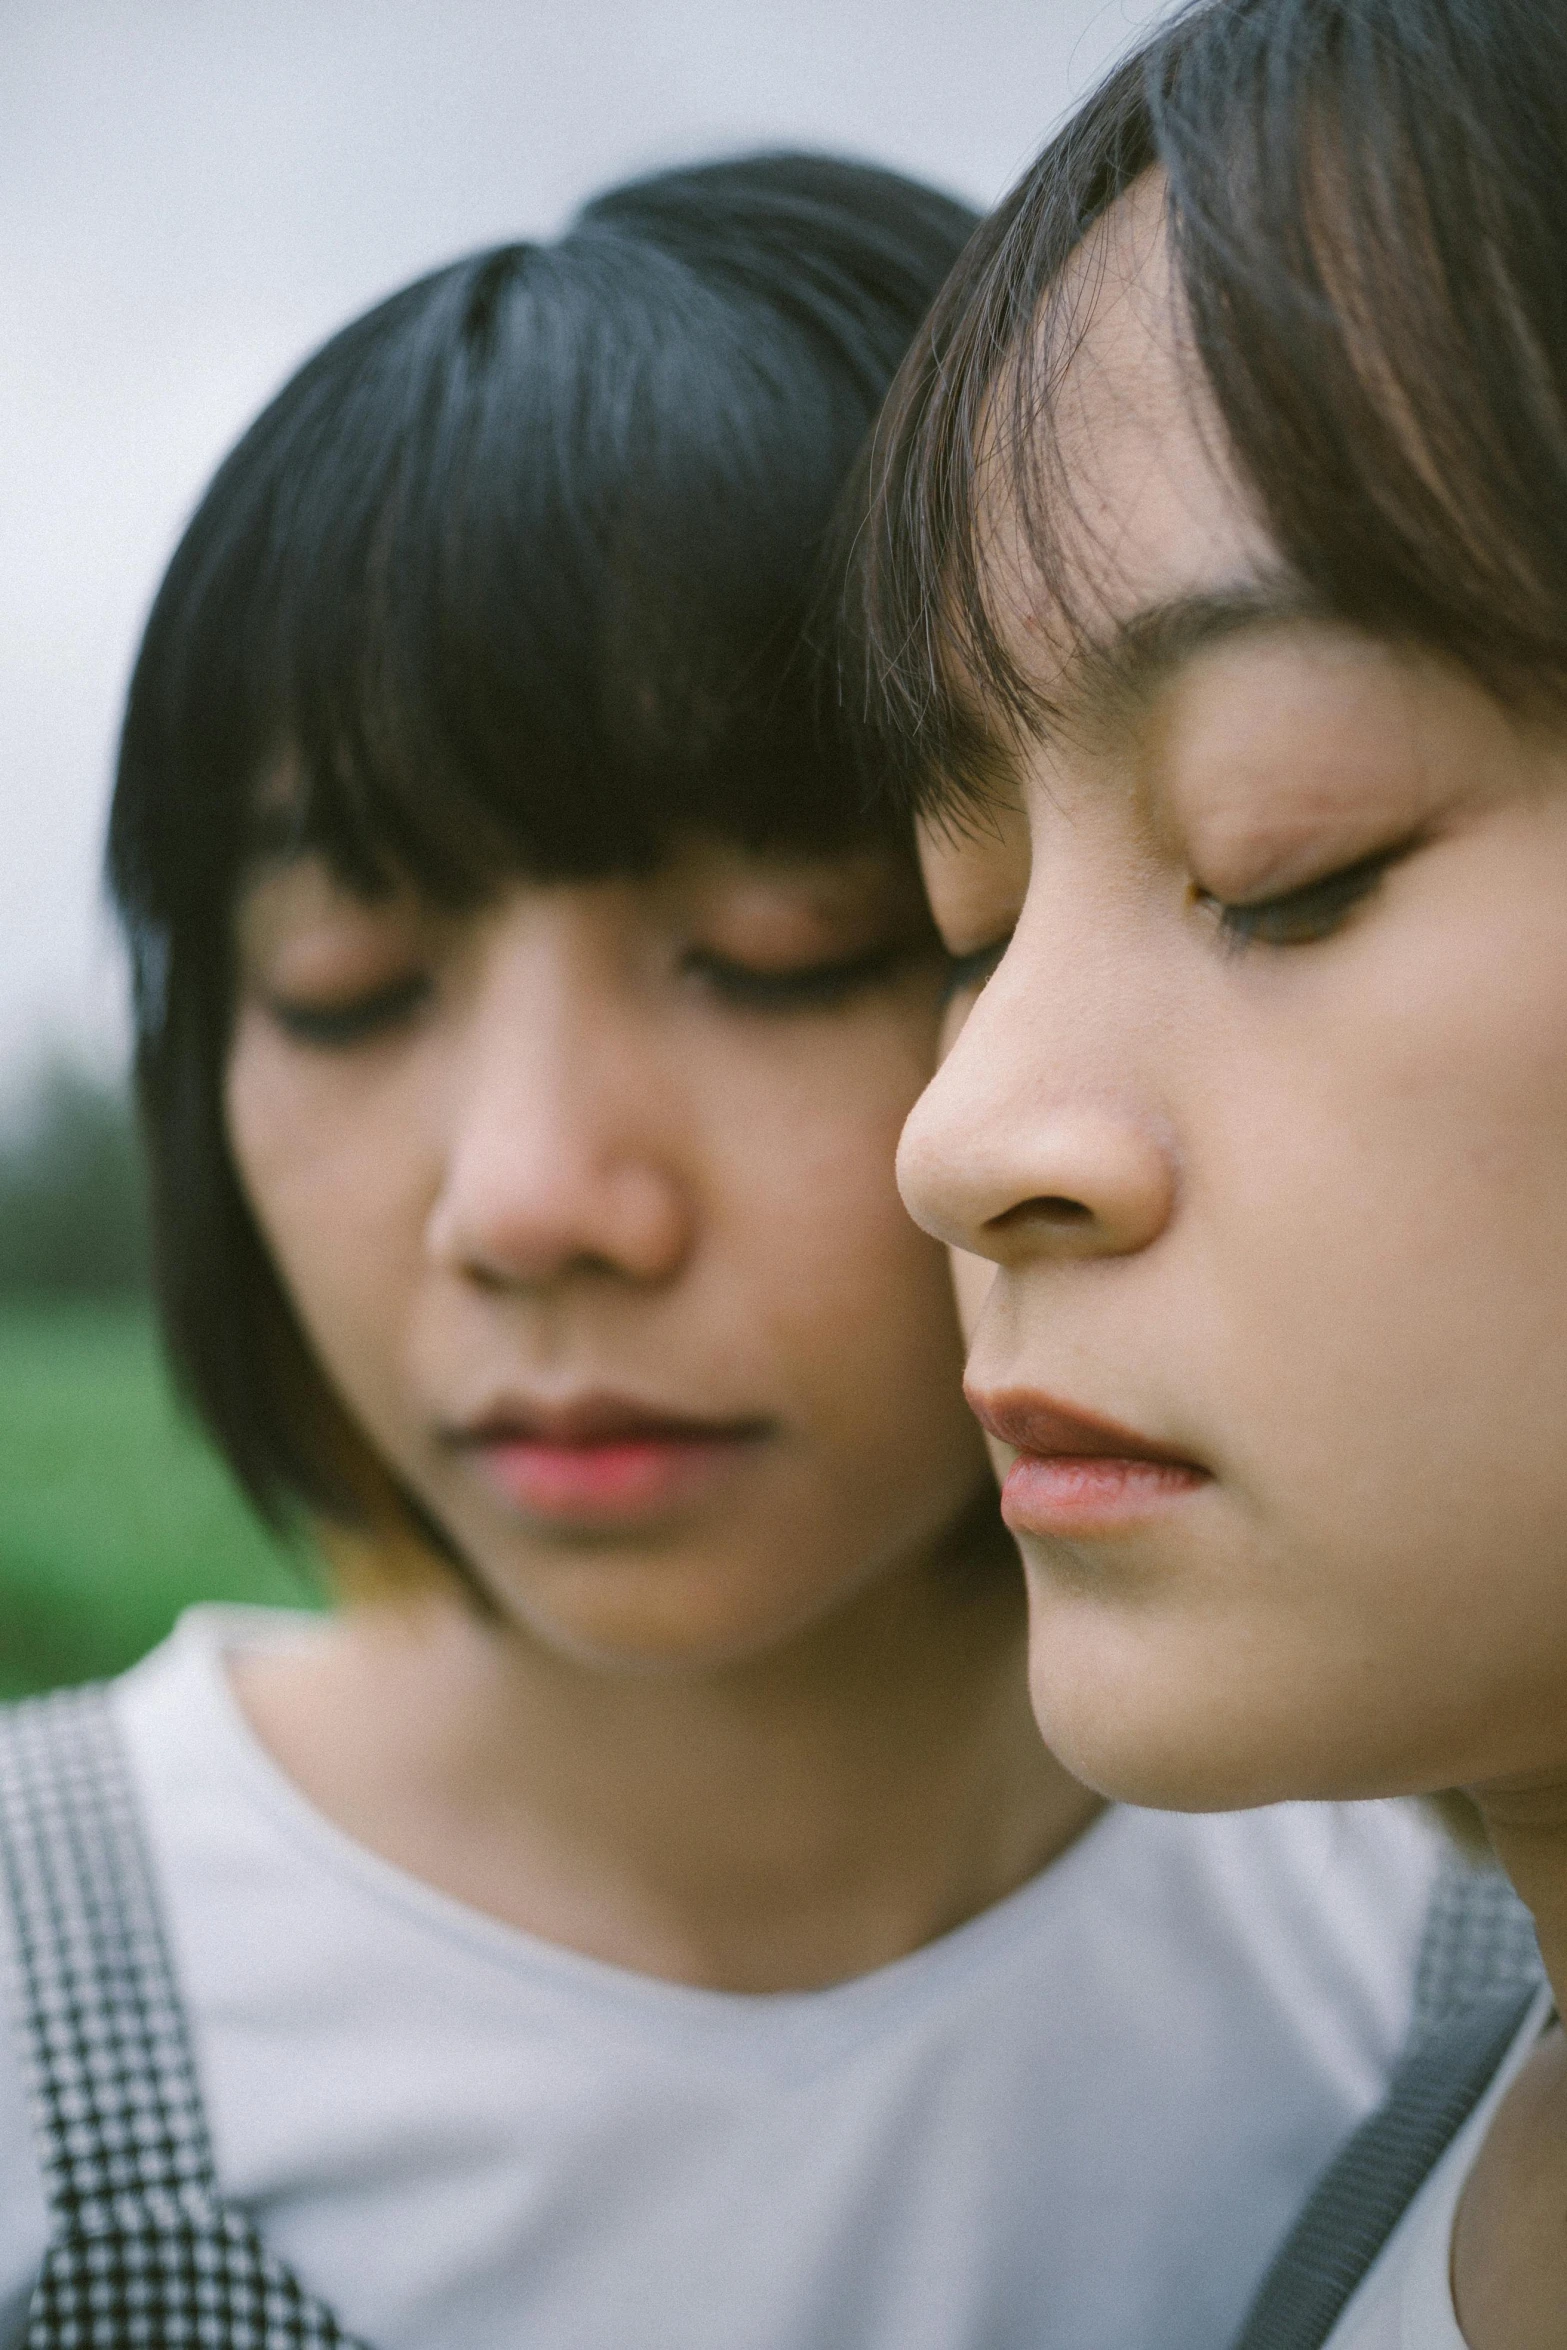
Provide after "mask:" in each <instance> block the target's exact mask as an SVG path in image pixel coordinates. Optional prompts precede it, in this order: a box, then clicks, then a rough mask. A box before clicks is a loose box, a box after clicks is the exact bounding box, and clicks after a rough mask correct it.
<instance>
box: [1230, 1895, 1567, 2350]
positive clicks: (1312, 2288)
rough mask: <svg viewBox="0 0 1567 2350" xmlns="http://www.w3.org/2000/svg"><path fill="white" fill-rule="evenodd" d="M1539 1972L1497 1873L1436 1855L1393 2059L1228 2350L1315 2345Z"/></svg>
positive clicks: (1490, 2067) (1462, 2117)
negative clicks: (1382, 2091)
mask: <svg viewBox="0 0 1567 2350" xmlns="http://www.w3.org/2000/svg"><path fill="white" fill-rule="evenodd" d="M1543 1980H1544V1968H1543V1967H1542V1965H1541V1963H1540V1948H1539V1944H1538V1943H1537V1942H1536V1940H1535V1937H1534V1921H1533V1919H1532V1918H1531V1917H1530V1915H1529V1912H1528V1911H1527V1910H1526V1909H1525V1907H1524V1905H1523V1903H1522V1902H1521V1901H1520V1900H1519V1898H1518V1896H1517V1894H1516V1893H1515V1892H1514V1891H1513V1889H1512V1887H1511V1885H1509V1883H1508V1882H1507V1879H1506V1877H1505V1876H1504V1875H1503V1874H1502V1872H1501V1870H1500V1869H1499V1868H1496V1867H1494V1866H1491V1865H1490V1864H1484V1865H1476V1864H1475V1863H1473V1862H1469V1861H1465V1860H1463V1859H1461V1858H1460V1856H1459V1855H1458V1854H1457V1853H1456V1852H1455V1853H1449V1854H1447V1855H1446V1856H1445V1857H1444V1859H1443V1862H1442V1867H1441V1869H1440V1872H1439V1873H1438V1876H1437V1881H1436V1886H1435V1890H1434V1891H1433V1893H1432V1897H1431V1906H1430V1909H1429V1910H1428V1912H1427V1915H1426V1923H1425V1931H1424V1934H1423V1936H1422V1938H1421V1944H1420V1955H1419V1959H1418V1961H1417V1963H1416V1968H1415V1999H1414V2021H1413V2023H1412V2024H1411V2027H1410V2033H1409V2040H1408V2044H1407V2051H1406V2054H1405V2058H1404V2062H1403V2063H1402V2064H1401V2065H1400V2067H1399V2069H1398V2071H1397V2072H1396V2073H1395V2074H1394V2076H1393V2082H1392V2086H1391V2088H1390V2089H1389V2091H1388V2094H1387V2099H1386V2101H1385V2103H1384V2104H1383V2105H1382V2106H1381V2107H1380V2108H1379V2109H1378V2111H1377V2112H1375V2113H1374V2114H1373V2115H1372V2116H1371V2118H1370V2120H1369V2121H1367V2122H1365V2123H1364V2124H1363V2125H1362V2127H1361V2128H1360V2129H1358V2130H1357V2131H1356V2132H1355V2135H1354V2136H1353V2137H1352V2138H1351V2139H1350V2141H1349V2144H1348V2145H1347V2146H1346V2147H1345V2148H1344V2150H1343V2152H1342V2153H1341V2154H1340V2155H1339V2156H1338V2158H1337V2160H1336V2161H1335V2162H1334V2163H1333V2164H1332V2165H1331V2166H1330V2167H1329V2169H1328V2171H1327V2172H1326V2174H1325V2176H1324V2177H1323V2178H1322V2180H1321V2181H1320V2182H1319V2184H1318V2186H1317V2188H1316V2190H1315V2192H1314V2193H1313V2194H1312V2196H1311V2199H1310V2201H1309V2202H1308V2203H1307V2205H1306V2208H1305V2210H1304V2211H1303V2212H1302V2214H1301V2216H1300V2218H1299V2220H1298V2221H1297V2222H1296V2224H1295V2227H1294V2228H1293V2230H1292V2231H1291V2233H1290V2234H1289V2236H1288V2237H1287V2238H1286V2239H1285V2242H1284V2246H1283V2249H1282V2250H1281V2251H1280V2252H1279V2254H1278V2256H1277V2258H1276V2259H1275V2261H1274V2263H1273V2266H1272V2268H1271V2269H1270V2270H1269V2271H1268V2274H1267V2276H1266V2278H1265V2279H1264V2281H1263V2285H1262V2290H1261V2292H1260V2293H1259V2294H1258V2296H1257V2299H1256V2300H1255V2301H1254V2302H1253V2304H1252V2310H1251V2315H1250V2317H1249V2318H1248V2319H1247V2321H1246V2325H1245V2327H1244V2329H1243V2330H1242V2332H1241V2335H1240V2338H1239V2340H1238V2341H1237V2342H1236V2344H1235V2350H1320V2345H1321V2344H1323V2343H1324V2342H1326V2340H1327V2339H1328V2336H1329V2335H1330V2334H1331V2333H1332V2331H1333V2328H1334V2326H1335V2325H1336V2324H1337V2323H1338V2320H1339V2318H1340V2316H1341V2315H1342V2313H1343V2311H1344V2310H1345V2309H1346V2308H1347V2306H1348V2304H1349V2300H1350V2297H1351V2295H1352V2294H1353V2293H1354V2292H1355V2290H1356V2288H1357V2286H1358V2285H1359V2284H1360V2282H1361V2280H1362V2278H1363V2277H1364V2276H1365V2275H1366V2273H1367V2271H1368V2270H1369V2269H1370V2267H1371V2264H1372V2262H1373V2261H1374V2260H1375V2259H1376V2257H1377V2255H1378V2253H1379V2252H1380V2251H1381V2250H1382V2247H1383V2245H1384V2244H1385V2243H1386V2242H1387V2240H1388V2238H1389V2236H1391V2234H1392V2233H1393V2230H1394V2228H1395V2227H1397V2225H1398V2223H1399V2221H1400V2220H1401V2219H1402V2217H1403V2215H1404V2213H1405V2211H1406V2210H1407V2209H1408V2208H1409V2205H1410V2204H1411V2203H1412V2202H1413V2201H1414V2198H1415V2196H1416V2195H1417V2194H1418V2192H1419V2190H1420V2188H1421V2187H1422V2186H1423V2185H1424V2183H1425V2181H1426V2179H1427V2178H1428V2177H1429V2175H1430V2173H1431V2172H1432V2170H1433V2169H1434V2168H1435V2167H1436V2165H1437V2163H1438V2162H1439V2161H1440V2160H1441V2158H1442V2156H1443V2155H1444V2154H1445V2153H1446V2151H1447V2149H1448V2147H1449V2146H1450V2145H1451V2144H1452V2142H1453V2140H1454V2138H1455V2137H1456V2136H1457V2135H1458V2132H1459V2131H1460V2130H1461V2129H1462V2128H1463V2126H1464V2123H1465V2122H1466V2121H1467V2120H1468V2119H1469V2116H1470V2114H1471V2113H1473V2111H1474V2109H1475V2107H1476V2106H1477V2105H1478V2104H1479V2102H1480V2099H1481V2098H1482V2097H1483V2096H1484V2094H1485V2092H1486V2089H1487V2088H1488V2087H1489V2085H1490V2083H1491V2080H1492V2079H1493V2077H1494V2075H1495V2072H1496V2068H1497V2066H1498V2065H1499V2064H1500V2063H1501V2061H1502V2058H1503V2057H1504V2056H1505V2055H1506V2053H1507V2051H1508V2048H1509V2047H1510V2046H1511V2044H1512V2041H1513V2039H1514V2036H1515V2035H1516V2033H1517V2032H1518V2030H1519V2027H1520V2026H1521V2025H1522V2023H1523V2019H1524V2017H1525V2016H1526V2015H1527V2013H1528V2011H1529V2004H1530V2002H1531V2000H1532V1999H1533V1998H1534V1996H1535V1994H1536V1993H1537V1991H1538V1990H1539V1988H1540V1985H1541V1983H1542V1982H1543Z"/></svg>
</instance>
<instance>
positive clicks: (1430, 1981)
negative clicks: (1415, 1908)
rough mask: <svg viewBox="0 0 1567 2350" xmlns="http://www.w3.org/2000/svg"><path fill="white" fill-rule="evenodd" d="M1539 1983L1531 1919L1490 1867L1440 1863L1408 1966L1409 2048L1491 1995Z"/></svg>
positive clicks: (1452, 1858) (1450, 1857) (1453, 1859)
mask: <svg viewBox="0 0 1567 2350" xmlns="http://www.w3.org/2000/svg"><path fill="white" fill-rule="evenodd" d="M1544 1980H1545V1968H1544V1964H1543V1962H1542V1960H1541V1957H1540V1945H1539V1943H1538V1942H1537V1941H1536V1940H1535V1936H1534V1920H1533V1918H1532V1917H1531V1916H1530V1915H1529V1912H1528V1911H1527V1910H1526V1909H1525V1907H1524V1905H1523V1903H1522V1902H1521V1901H1520V1900H1519V1898H1518V1896H1517V1894H1516V1893H1515V1892H1514V1891H1513V1889H1512V1886H1511V1885H1510V1884H1509V1883H1508V1881H1507V1878H1506V1877H1505V1875H1504V1874H1503V1872H1502V1871H1501V1870H1500V1869H1499V1868H1498V1867H1497V1866H1496V1865H1495V1863H1494V1862H1491V1861H1483V1862H1475V1861H1466V1860H1464V1859H1463V1858H1461V1857H1460V1855H1459V1854H1458V1853H1456V1852H1450V1853H1448V1854H1446V1855H1445V1856H1444V1858H1443V1862H1442V1868H1441V1872H1440V1874H1439V1875H1438V1877H1437V1881H1436V1889H1435V1891H1434V1892H1433V1894H1432V1896H1431V1906H1430V1908H1429V1910H1428V1911H1427V1913H1426V1923H1425V1932H1424V1935H1423V1936H1422V1939H1421V1944H1420V1956H1419V1959H1418V1961H1417V1963H1416V1967H1415V2012H1414V2021H1413V2023H1412V2025H1411V2026H1410V2034H1409V2046H1410V2048H1411V2049H1413V2048H1417V2047H1418V2046H1419V2045H1420V2043H1421V2041H1422V2040H1425V2039H1428V2038H1429V2037H1430V2035H1431V2034H1432V2033H1433V2032H1439V2031H1440V2030H1441V2029H1442V2027H1443V2026H1444V2025H1445V2024H1446V2023H1447V2021H1448V2019H1449V2018H1450V2017H1452V2016H1455V2015H1459V2014H1462V2012H1463V2011H1464V2009H1465V2008H1468V2007H1472V2006H1474V2004H1475V2002H1476V2001H1477V2000H1480V1999H1485V1998H1488V1997H1489V1996H1490V1995H1491V1994H1492V1993H1493V1992H1496V1991H1504V1990H1507V1989H1509V1988H1510V1987H1512V1986H1514V1985H1516V1986H1518V1987H1520V1988H1521V1987H1522V1986H1523V1985H1524V1984H1528V1985H1529V1987H1530V1988H1531V1989H1532V1990H1538V1989H1539V1987H1540V1984H1541V1983H1542V1982H1543V1981H1544Z"/></svg>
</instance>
